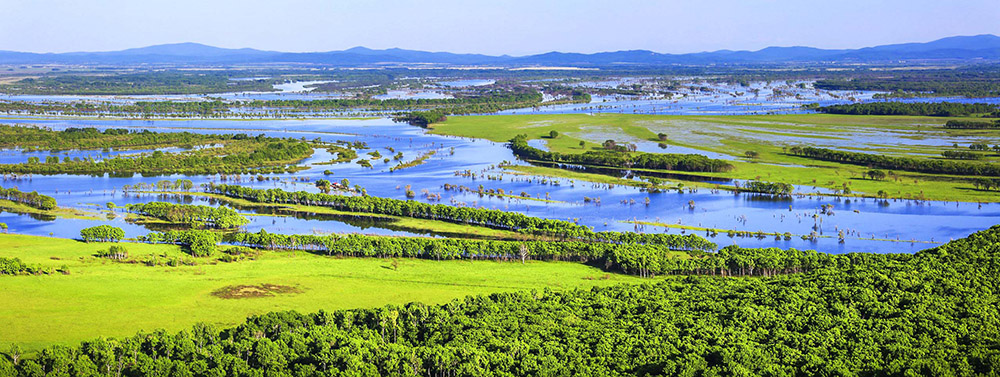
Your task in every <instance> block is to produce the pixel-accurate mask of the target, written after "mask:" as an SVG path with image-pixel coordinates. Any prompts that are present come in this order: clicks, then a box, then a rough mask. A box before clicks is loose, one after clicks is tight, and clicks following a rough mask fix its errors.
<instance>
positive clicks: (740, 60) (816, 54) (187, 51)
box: [0, 34, 1000, 67]
mask: <svg viewBox="0 0 1000 377" xmlns="http://www.w3.org/2000/svg"><path fill="white" fill-rule="evenodd" d="M928 60H947V61H976V60H987V61H994V60H1000V37H997V36H995V35H989V34H984V35H976V36H957V37H949V38H943V39H939V40H936V41H932V42H926V43H903V44H893V45H884V46H876V47H866V48H860V49H845V50H826V49H819V48H813V47H768V48H765V49H762V50H758V51H731V50H720V51H713V52H699V53H690V54H661V53H657V52H653V51H646V50H631V51H616V52H600V53H595V54H580V53H565V52H548V53H544V54H538V55H528V56H507V55H503V56H490V55H480V54H454V53H449V52H427V51H415V50H404V49H398V48H393V49H386V50H372V49H368V48H364V47H355V48H351V49H348V50H343V51H329V52H305V53H290V52H278V51H262V50H255V49H251V48H243V49H226V48H218V47H212V46H206V45H203V44H198V43H177V44H165V45H156V46H149V47H142V48H133V49H128V50H122V51H109V52H72V53H60V54H54V53H47V54H39V53H29V52H15V51H0V64H91V65H136V64H175V65H206V64H208V65H229V64H275V63H290V64H316V65H328V66H372V65H381V64H421V63H432V64H443V65H502V66H574V67H604V66H656V65H673V64H680V65H687V64H699V65H700V64H769V63H770V64H786V63H873V62H896V61H928Z"/></svg>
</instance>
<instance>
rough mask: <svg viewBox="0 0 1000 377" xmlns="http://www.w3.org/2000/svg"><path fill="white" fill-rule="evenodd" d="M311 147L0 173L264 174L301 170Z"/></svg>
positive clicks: (249, 145) (233, 148)
mask: <svg viewBox="0 0 1000 377" xmlns="http://www.w3.org/2000/svg"><path fill="white" fill-rule="evenodd" d="M312 153H313V149H312V146H311V145H310V144H309V143H307V142H303V141H298V140H294V139H274V138H259V139H258V138H248V139H244V140H239V141H233V142H230V143H226V144H225V145H224V146H222V147H219V148H202V149H198V150H193V151H185V152H179V153H173V152H163V151H159V150H157V151H153V152H152V153H143V154H138V155H127V156H114V157H112V158H106V159H102V160H97V159H94V158H93V157H86V158H80V157H74V158H72V159H70V158H69V157H67V158H65V159H64V160H63V161H59V159H58V158H54V159H46V161H45V162H42V161H41V160H40V159H39V158H38V157H29V158H28V161H27V162H25V163H20V164H2V165H0V173H3V174H9V173H16V174H100V175H103V174H106V173H110V174H112V175H116V176H119V175H124V176H132V175H133V174H136V173H138V174H143V175H161V174H247V173H251V174H263V173H283V172H291V171H297V170H300V169H302V168H301V167H296V166H292V165H294V164H295V163H297V162H298V161H301V160H302V159H305V158H307V157H309V156H311V155H312Z"/></svg>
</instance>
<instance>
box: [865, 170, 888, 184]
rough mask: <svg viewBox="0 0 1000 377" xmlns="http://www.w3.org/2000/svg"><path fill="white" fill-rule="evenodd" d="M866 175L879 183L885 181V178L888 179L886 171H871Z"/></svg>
mask: <svg viewBox="0 0 1000 377" xmlns="http://www.w3.org/2000/svg"><path fill="white" fill-rule="evenodd" d="M865 175H866V176H868V178H871V179H874V180H878V181H881V180H883V179H885V177H886V173H885V171H882V170H878V169H872V170H869V171H867V172H865Z"/></svg>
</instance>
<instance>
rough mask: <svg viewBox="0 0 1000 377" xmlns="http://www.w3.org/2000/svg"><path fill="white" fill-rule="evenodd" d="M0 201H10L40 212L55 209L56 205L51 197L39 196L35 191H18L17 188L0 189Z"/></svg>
mask: <svg viewBox="0 0 1000 377" xmlns="http://www.w3.org/2000/svg"><path fill="white" fill-rule="evenodd" d="M0 199H3V200H10V201H12V202H16V203H21V204H24V205H26V206H28V207H32V208H38V209H41V210H52V209H56V205H57V204H56V199H55V198H53V197H51V196H46V195H42V194H39V193H38V192H37V191H32V192H24V191H21V190H18V189H17V187H12V188H3V187H0Z"/></svg>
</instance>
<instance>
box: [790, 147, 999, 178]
mask: <svg viewBox="0 0 1000 377" xmlns="http://www.w3.org/2000/svg"><path fill="white" fill-rule="evenodd" d="M789 151H790V152H791V153H792V154H795V155H799V156H803V157H809V158H814V159H817V160H825V161H835V162H840V163H845V164H852V165H862V166H868V167H873V168H881V169H897V170H906V171H915V172H921V173H931V174H960V175H973V176H1000V165H997V164H988V163H975V162H964V161H948V160H927V159H918V158H911V157H892V156H886V155H879V154H868V153H858V152H846V151H838V150H833V149H825V148H813V147H797V146H796V147H792V148H790V149H789Z"/></svg>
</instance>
